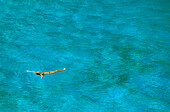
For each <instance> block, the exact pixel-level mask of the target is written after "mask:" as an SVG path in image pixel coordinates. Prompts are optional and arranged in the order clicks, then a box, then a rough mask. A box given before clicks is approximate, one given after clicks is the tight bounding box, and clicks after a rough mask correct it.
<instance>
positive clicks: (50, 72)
mask: <svg viewBox="0 0 170 112" xmlns="http://www.w3.org/2000/svg"><path fill="white" fill-rule="evenodd" d="M64 70H66V68H64V69H63V70H54V71H49V72H40V71H38V72H35V71H29V70H27V72H32V73H36V74H37V75H41V79H42V78H43V76H44V75H45V74H53V73H55V72H61V71H64Z"/></svg>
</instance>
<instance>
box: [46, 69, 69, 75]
mask: <svg viewBox="0 0 170 112" xmlns="http://www.w3.org/2000/svg"><path fill="white" fill-rule="evenodd" d="M64 70H66V68H64V69H63V70H55V71H50V72H49V74H53V73H55V72H61V71H64Z"/></svg>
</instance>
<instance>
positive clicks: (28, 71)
mask: <svg viewBox="0 0 170 112" xmlns="http://www.w3.org/2000/svg"><path fill="white" fill-rule="evenodd" d="M27 72H32V73H36V72H35V71H29V70H27Z"/></svg>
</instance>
